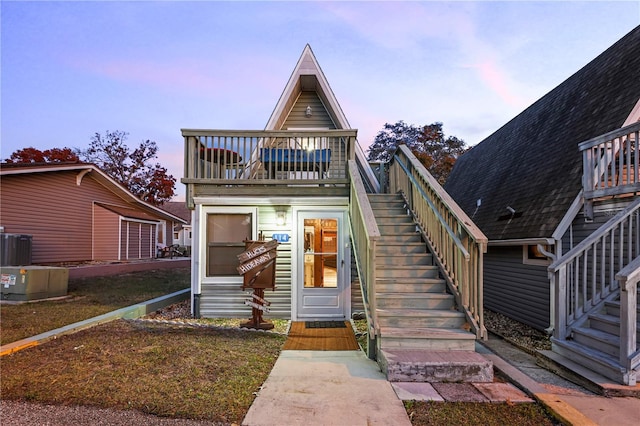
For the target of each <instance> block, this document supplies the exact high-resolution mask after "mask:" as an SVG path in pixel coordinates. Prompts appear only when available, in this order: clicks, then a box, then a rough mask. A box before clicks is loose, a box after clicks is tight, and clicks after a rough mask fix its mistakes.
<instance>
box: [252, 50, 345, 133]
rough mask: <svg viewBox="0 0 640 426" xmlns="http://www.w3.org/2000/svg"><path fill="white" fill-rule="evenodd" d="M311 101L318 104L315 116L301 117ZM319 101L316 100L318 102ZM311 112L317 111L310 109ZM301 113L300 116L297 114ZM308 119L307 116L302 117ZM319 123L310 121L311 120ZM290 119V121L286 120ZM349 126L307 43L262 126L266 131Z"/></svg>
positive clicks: (313, 114)
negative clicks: (329, 125) (265, 123)
mask: <svg viewBox="0 0 640 426" xmlns="http://www.w3.org/2000/svg"><path fill="white" fill-rule="evenodd" d="M311 101H313V103H314V105H316V106H317V112H318V116H317V118H314V116H316V113H315V112H313V113H312V115H311V117H308V118H309V120H303V119H302V117H304V113H303V110H306V107H307V106H309V105H308V104H306V103H305V102H311ZM318 102H319V103H318ZM311 106H312V111H316V109H314V108H313V105H311ZM301 113H302V115H300V114H301ZM305 118H307V117H305ZM314 120H317V121H318V122H317V123H315V124H313V121H314ZM288 121H289V123H291V124H289V123H287V122H288ZM328 123H331V127H329V128H331V129H350V128H351V126H350V125H349V122H348V121H347V118H346V117H345V115H344V113H343V112H342V108H341V107H340V104H339V103H338V100H337V99H336V97H335V95H334V94H333V91H332V90H331V87H330V86H329V82H328V81H327V79H326V77H325V75H324V73H323V72H322V70H321V69H320V65H319V64H318V61H317V60H316V58H315V55H314V54H313V51H312V50H311V46H309V45H308V44H307V45H306V46H305V48H304V49H303V51H302V55H301V56H300V59H299V60H298V63H297V64H296V66H295V68H294V69H293V72H292V74H291V77H290V78H289V81H288V82H287V84H286V86H285V88H284V90H283V92H282V94H281V95H280V99H279V100H278V103H277V104H276V107H275V109H274V110H273V112H272V113H271V117H270V118H269V121H268V122H267V125H266V126H265V129H266V130H281V129H287V128H305V127H306V128H312V127H315V128H320V127H322V128H327V127H328V126H327V125H326V124H328Z"/></svg>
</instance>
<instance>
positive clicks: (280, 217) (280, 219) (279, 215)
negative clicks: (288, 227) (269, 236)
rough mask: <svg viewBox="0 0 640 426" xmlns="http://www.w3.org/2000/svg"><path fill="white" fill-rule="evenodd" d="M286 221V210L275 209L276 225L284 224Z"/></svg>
mask: <svg viewBox="0 0 640 426" xmlns="http://www.w3.org/2000/svg"><path fill="white" fill-rule="evenodd" d="M286 223H287V212H286V211H284V210H276V225H278V226H284V225H285V224H286Z"/></svg>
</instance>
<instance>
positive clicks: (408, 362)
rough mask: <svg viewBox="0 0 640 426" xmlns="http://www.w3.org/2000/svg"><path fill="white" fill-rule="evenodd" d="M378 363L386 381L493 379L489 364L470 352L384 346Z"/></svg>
mask: <svg viewBox="0 0 640 426" xmlns="http://www.w3.org/2000/svg"><path fill="white" fill-rule="evenodd" d="M378 364H379V365H380V369H381V370H382V372H383V373H384V374H385V375H386V376H387V380H389V381H390V382H474V383H488V382H492V381H493V363H492V362H491V361H489V360H487V359H486V358H484V357H483V356H482V355H480V354H478V353H476V352H473V351H425V350H412V349H386V350H381V351H380V353H379V354H378Z"/></svg>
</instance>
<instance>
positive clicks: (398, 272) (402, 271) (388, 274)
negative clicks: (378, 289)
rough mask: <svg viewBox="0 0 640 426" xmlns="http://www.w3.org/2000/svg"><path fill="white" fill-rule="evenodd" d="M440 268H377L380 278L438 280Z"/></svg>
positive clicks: (386, 266)
mask: <svg viewBox="0 0 640 426" xmlns="http://www.w3.org/2000/svg"><path fill="white" fill-rule="evenodd" d="M438 273H439V271H438V267H437V266H432V265H395V266H393V267H390V266H389V265H380V266H379V267H378V268H376V277H378V278H403V279H406V278H438Z"/></svg>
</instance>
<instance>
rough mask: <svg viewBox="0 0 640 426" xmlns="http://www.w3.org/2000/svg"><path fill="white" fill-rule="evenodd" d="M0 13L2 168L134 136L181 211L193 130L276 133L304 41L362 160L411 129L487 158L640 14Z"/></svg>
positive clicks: (483, 6) (599, 6) (563, 7)
mask: <svg viewBox="0 0 640 426" xmlns="http://www.w3.org/2000/svg"><path fill="white" fill-rule="evenodd" d="M0 8H1V9H0V13H1V15H0V25H1V26H0V28H1V45H0V49H1V87H0V89H1V99H0V100H1V110H0V117H1V122H0V126H1V132H0V137H1V139H0V142H1V150H0V154H1V158H2V159H3V160H4V159H6V158H7V157H8V156H9V155H10V154H11V153H12V152H13V151H15V150H17V149H20V148H25V147H28V146H33V147H36V148H38V149H42V150H44V149H48V148H54V147H55V148H62V147H71V148H82V149H84V148H86V147H87V146H88V144H89V139H90V137H91V136H92V135H93V134H94V133H96V132H99V133H102V134H104V133H105V131H107V130H110V131H113V130H123V131H126V132H128V133H129V145H130V146H135V145H137V144H138V143H139V142H140V141H142V140H144V139H151V140H154V141H156V142H157V143H158V146H159V162H160V163H161V164H162V165H163V166H165V167H167V168H168V169H169V173H170V174H172V175H173V176H174V177H176V179H177V180H178V184H177V185H176V189H177V192H178V194H179V195H180V196H181V197H182V199H183V196H184V186H183V185H182V184H181V183H179V181H180V178H181V177H182V173H183V170H182V169H183V140H182V137H181V135H180V129H181V128H201V129H204V128H206V129H263V128H264V126H265V124H266V123H267V120H268V118H269V116H270V115H271V112H272V111H273V109H274V107H275V105H276V103H277V101H278V98H279V96H280V94H281V92H282V90H283V89H284V86H285V84H286V82H287V80H288V79H289V77H290V75H291V72H292V71H293V68H294V66H295V64H296V62H297V60H298V58H299V57H300V54H301V53H302V50H303V48H304V46H305V44H307V43H309V44H310V45H311V48H312V50H313V52H314V54H315V55H316V58H317V59H318V62H319V63H320V66H321V67H322V70H323V72H324V74H325V76H326V77H327V79H328V81H329V84H330V85H331V87H332V89H333V92H334V93H335V95H336V97H337V99H338V101H339V102H340V105H341V106H342V109H343V110H344V112H345V114H346V116H347V118H348V120H349V122H350V124H351V126H352V127H353V128H356V129H358V139H359V142H360V144H361V145H362V146H363V147H364V148H365V149H366V148H367V146H368V145H369V144H370V143H371V142H372V141H373V139H374V137H375V135H376V134H377V133H378V132H379V131H380V130H381V129H382V127H383V126H384V124H385V123H395V122H397V121H399V120H404V121H405V122H407V123H409V124H415V125H424V124H430V123H433V122H436V121H439V122H442V123H443V124H444V131H445V133H446V134H447V135H452V136H456V137H458V138H460V139H463V140H464V141H465V142H466V143H467V144H468V145H475V144H477V143H478V142H480V141H481V140H482V139H484V138H485V137H487V136H489V135H490V134H491V133H493V132H494V131H495V130H497V129H498V128H499V127H501V126H502V125H503V124H505V123H506V122H507V121H509V120H510V119H511V118H513V117H514V116H515V115H517V114H518V113H520V112H521V111H522V110H523V109H525V108H526V107H527V106H529V105H530V104H531V103H532V102H534V101H535V100H537V99H539V98H540V97H541V96H543V95H544V94H545V93H547V92H549V91H550V90H551V89H553V88H554V87H555V86H557V85H558V84H560V83H561V82H562V81H564V80H565V79H566V78H568V77H569V76H571V75H572V74H573V73H575V72H576V71H578V70H579V69H580V68H581V67H582V66H584V65H586V64H587V63H588V62H589V61H591V60H592V59H593V58H595V57H596V56H597V55H598V54H600V53H601V52H603V51H604V50H606V49H607V48H608V47H609V46H611V45H612V44H613V43H615V42H616V41H617V40H618V39H620V38H621V37H622V36H624V35H625V34H626V33H628V32H629V31H631V30H632V29H633V28H634V27H636V26H637V25H639V24H640V0H628V1H587V2H579V1H543V2H526V1H505V2H500V1H467V2H462V1H449V2H435V1H420V2H311V1H309V2H217V1H192V2H177V1H175V2H172V1H136V2H122V1H67V2H56V1H43V2H29V1H20V2H18V1H10V0H9V1H8V0H3V1H2V2H1V6H0ZM639 51H640V47H639Z"/></svg>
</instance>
